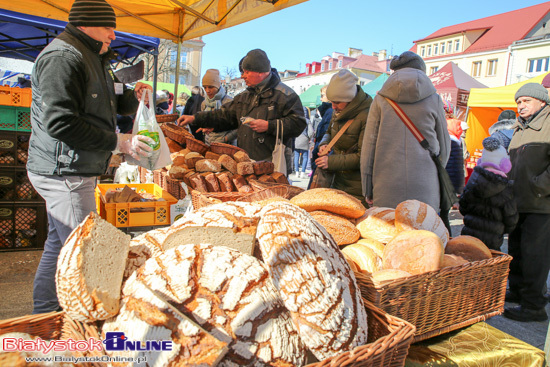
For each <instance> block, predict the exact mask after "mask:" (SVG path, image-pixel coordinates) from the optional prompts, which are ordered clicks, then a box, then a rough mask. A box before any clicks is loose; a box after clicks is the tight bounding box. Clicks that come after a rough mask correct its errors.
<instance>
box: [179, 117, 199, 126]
mask: <svg viewBox="0 0 550 367" xmlns="http://www.w3.org/2000/svg"><path fill="white" fill-rule="evenodd" d="M194 121H195V116H193V115H181V116H180V117H179V118H178V121H176V123H177V124H178V125H179V126H183V125H188V124H192V123H193V122H194Z"/></svg>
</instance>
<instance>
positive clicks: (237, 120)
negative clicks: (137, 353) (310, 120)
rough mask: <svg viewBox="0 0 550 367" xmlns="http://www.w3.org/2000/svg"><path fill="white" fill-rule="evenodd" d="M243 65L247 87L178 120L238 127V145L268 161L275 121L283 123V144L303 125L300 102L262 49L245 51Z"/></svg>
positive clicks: (222, 127) (216, 127)
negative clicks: (222, 102) (220, 103)
mask: <svg viewBox="0 0 550 367" xmlns="http://www.w3.org/2000/svg"><path fill="white" fill-rule="evenodd" d="M242 67H243V75H242V77H243V79H244V80H245V83H246V85H247V87H248V88H247V89H246V90H245V91H244V92H242V93H240V94H238V95H237V96H235V98H234V99H233V101H232V102H230V103H227V104H225V105H223V106H222V108H221V109H219V110H214V111H207V112H199V113H197V114H196V115H194V116H191V115H182V116H181V117H180V118H179V119H178V124H180V125H186V124H192V125H193V126H198V127H205V128H213V129H214V132H218V131H227V130H233V129H238V132H237V146H239V147H240V148H243V149H244V150H245V151H246V152H247V153H248V155H249V156H250V158H252V159H254V160H256V161H263V160H268V161H271V157H272V154H273V149H274V148H275V140H276V133H277V122H279V124H280V125H282V127H283V142H284V144H285V145H286V146H290V140H291V139H292V138H295V137H297V136H299V135H300V134H301V133H302V131H303V130H304V129H305V128H306V119H305V117H304V109H303V107H302V102H301V101H300V98H298V95H297V94H296V93H295V92H294V91H293V90H292V89H290V88H289V87H287V86H286V85H284V84H283V83H281V79H280V78H279V75H278V73H277V71H276V70H275V69H271V63H270V61H269V59H268V58H267V55H266V53H265V52H264V51H262V50H260V49H255V50H252V51H250V52H248V54H247V55H246V56H245V57H244V59H243V60H242ZM246 118H249V119H246ZM279 133H281V131H280V129H279Z"/></svg>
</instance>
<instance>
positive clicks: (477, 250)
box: [445, 236, 493, 261]
mask: <svg viewBox="0 0 550 367" xmlns="http://www.w3.org/2000/svg"><path fill="white" fill-rule="evenodd" d="M445 253H446V254H450V255H457V256H460V257H462V258H463V259H465V260H468V261H479V260H486V259H492V258H493V255H492V254H491V250H489V248H488V247H487V246H486V245H485V244H484V243H483V242H482V241H481V240H480V239H478V238H476V237H472V236H458V237H455V238H453V239H451V240H450V241H449V242H448V243H447V247H446V248H445Z"/></svg>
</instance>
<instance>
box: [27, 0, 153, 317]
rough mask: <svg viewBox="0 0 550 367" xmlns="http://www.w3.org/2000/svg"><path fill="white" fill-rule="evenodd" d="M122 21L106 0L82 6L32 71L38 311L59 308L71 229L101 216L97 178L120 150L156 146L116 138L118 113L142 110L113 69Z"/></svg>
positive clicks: (82, 1) (139, 151) (85, 0)
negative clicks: (40, 235)
mask: <svg viewBox="0 0 550 367" xmlns="http://www.w3.org/2000/svg"><path fill="white" fill-rule="evenodd" d="M115 27H116V15H115V12H114V10H113V8H112V7H111V6H110V5H109V4H108V3H107V2H106V1H105V0H76V1H75V2H74V3H73V5H72V7H71V10H70V13H69V23H68V24H67V26H66V28H65V31H64V32H62V33H61V34H60V35H59V36H57V38H56V39H54V40H53V41H52V42H51V43H50V44H49V45H48V46H47V47H46V48H45V49H44V50H43V51H42V52H41V53H40V55H38V57H37V59H36V61H35V64H34V68H33V72H32V87H33V88H32V105H31V124H32V135H31V138H30V139H31V140H30V144H29V156H28V162H27V171H28V176H29V179H30V181H31V183H32V184H33V186H34V188H35V189H36V191H37V192H38V193H39V194H40V195H41V196H42V197H43V198H44V199H45V201H46V210H47V214H48V227H49V228H48V237H47V239H46V242H45V243H44V252H43V254H42V258H41V260H40V264H39V266H38V269H37V271H36V276H35V279H34V291H33V300H34V309H33V313H44V312H50V311H56V310H58V309H59V303H58V300H57V294H56V289H55V272H56V265H57V258H58V256H59V252H60V250H61V247H62V246H63V244H64V243H65V240H66V239H67V237H68V236H69V234H70V233H71V231H72V230H73V229H74V228H75V227H76V226H77V225H78V224H80V223H81V222H82V221H83V220H84V218H85V217H86V216H87V215H88V214H89V213H90V212H96V205H95V198H94V190H95V186H96V181H97V180H96V178H97V176H99V175H102V174H104V173H105V171H106V170H107V168H108V165H109V159H110V158H111V155H112V152H113V151H118V152H122V153H126V154H130V155H131V156H133V157H134V158H139V157H140V156H146V155H148V154H150V153H149V151H151V150H152V148H151V147H149V146H148V145H147V143H150V144H152V143H154V142H153V140H152V139H150V138H148V137H145V136H132V135H131V134H117V133H116V132H115V130H116V122H117V114H119V115H129V114H133V113H135V112H136V110H137V107H138V103H139V102H138V98H141V95H142V93H143V91H144V90H145V89H151V87H149V86H147V85H145V84H142V83H138V84H137V85H136V88H135V90H134V91H132V90H130V89H127V88H126V87H125V86H124V85H123V84H122V83H119V82H118V80H117V79H116V77H115V75H114V73H113V71H112V70H111V67H110V63H109V61H110V59H111V56H112V53H111V50H110V47H109V46H110V44H111V42H112V41H114V40H115Z"/></svg>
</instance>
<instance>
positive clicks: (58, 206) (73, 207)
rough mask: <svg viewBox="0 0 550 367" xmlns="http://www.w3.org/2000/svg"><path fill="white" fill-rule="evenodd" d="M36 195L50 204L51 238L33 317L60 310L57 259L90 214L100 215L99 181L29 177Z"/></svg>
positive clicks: (37, 277) (38, 277) (40, 267)
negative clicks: (68, 238)
mask: <svg viewBox="0 0 550 367" xmlns="http://www.w3.org/2000/svg"><path fill="white" fill-rule="evenodd" d="M27 174H28V176H29V179H30V181H31V183H32V185H33V186H34V188H35V189H36V191H37V192H38V193H39V194H40V195H41V196H42V197H43V198H44V200H46V210H47V212H48V238H47V239H46V242H45V243H44V252H43V253H42V258H41V259H40V264H38V269H37V270H36V275H35V277H34V287H33V302H34V308H33V311H32V313H33V314H37V313H44V312H51V311H56V310H57V309H58V308H59V302H58V301H57V292H56V288H55V273H56V271H57V258H58V257H59V252H60V251H61V248H62V247H63V245H64V244H65V241H66V240H67V237H69V235H70V234H71V232H72V231H73V229H75V228H76V227H77V226H78V225H79V224H80V223H81V222H82V221H83V220H84V218H85V217H86V216H87V215H88V214H90V212H92V211H93V212H96V203H95V197H94V190H95V186H96V182H97V179H96V177H80V176H42V175H36V174H33V173H31V172H28V173H27Z"/></svg>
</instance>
